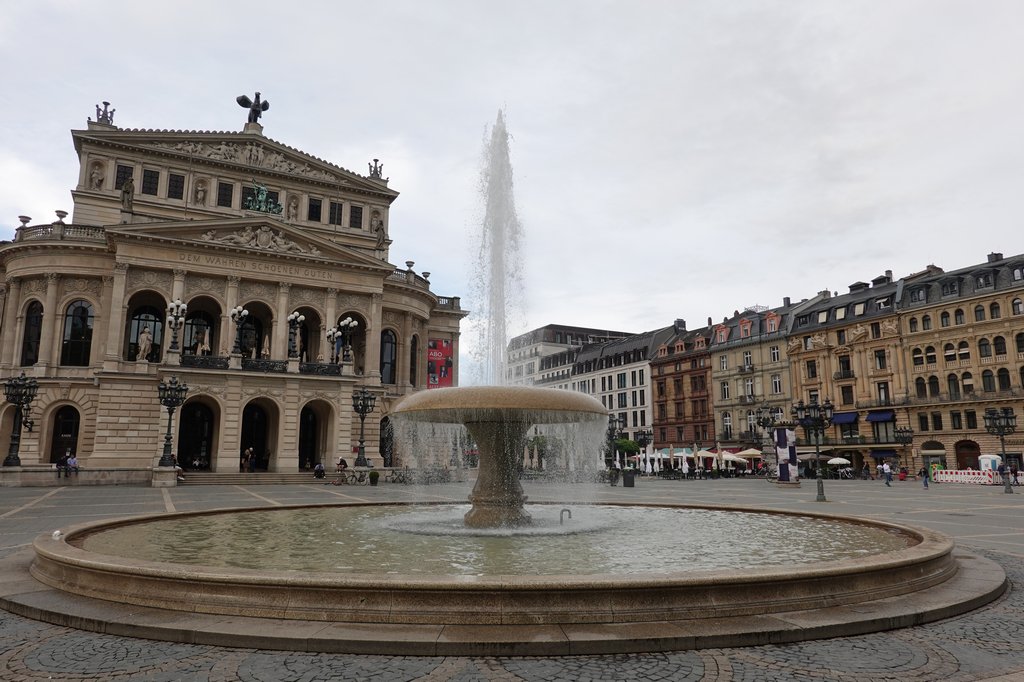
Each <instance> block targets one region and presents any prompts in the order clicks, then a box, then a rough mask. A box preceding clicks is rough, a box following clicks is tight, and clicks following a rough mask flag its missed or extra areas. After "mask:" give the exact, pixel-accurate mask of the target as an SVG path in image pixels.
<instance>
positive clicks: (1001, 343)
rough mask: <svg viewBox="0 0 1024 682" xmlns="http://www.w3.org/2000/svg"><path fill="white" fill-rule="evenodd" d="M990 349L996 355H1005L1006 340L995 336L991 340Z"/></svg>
mask: <svg viewBox="0 0 1024 682" xmlns="http://www.w3.org/2000/svg"><path fill="white" fill-rule="evenodd" d="M992 347H993V348H994V349H995V351H996V355H1006V339H1004V338H1003V337H1001V336H997V337H996V338H994V339H992Z"/></svg>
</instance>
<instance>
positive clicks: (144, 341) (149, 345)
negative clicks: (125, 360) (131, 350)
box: [135, 325, 153, 361]
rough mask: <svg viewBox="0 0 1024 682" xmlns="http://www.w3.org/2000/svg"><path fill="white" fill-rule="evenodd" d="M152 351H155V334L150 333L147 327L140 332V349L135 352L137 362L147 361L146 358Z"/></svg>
mask: <svg viewBox="0 0 1024 682" xmlns="http://www.w3.org/2000/svg"><path fill="white" fill-rule="evenodd" d="M151 350H153V333H152V332H150V331H149V326H148V325H147V326H145V327H143V328H142V331H141V332H139V343H138V349H137V350H136V352H135V360H136V361H139V360H146V356H147V355H149V353H150V351H151Z"/></svg>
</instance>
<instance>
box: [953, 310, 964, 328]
mask: <svg viewBox="0 0 1024 682" xmlns="http://www.w3.org/2000/svg"><path fill="white" fill-rule="evenodd" d="M963 323H964V311H963V310H961V309H960V308H957V309H956V312H955V313H953V324H963Z"/></svg>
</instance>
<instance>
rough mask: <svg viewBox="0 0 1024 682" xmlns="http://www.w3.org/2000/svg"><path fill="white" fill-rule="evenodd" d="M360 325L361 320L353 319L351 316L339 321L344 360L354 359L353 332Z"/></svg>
mask: <svg viewBox="0 0 1024 682" xmlns="http://www.w3.org/2000/svg"><path fill="white" fill-rule="evenodd" d="M358 326H359V320H353V319H352V318H351V317H346V318H345V319H344V320H342V321H341V322H339V323H338V333H339V334H340V335H341V361H342V362H349V361H351V360H352V334H353V332H355V330H356V327H358Z"/></svg>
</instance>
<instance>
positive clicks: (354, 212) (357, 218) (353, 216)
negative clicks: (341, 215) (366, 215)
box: [348, 206, 363, 229]
mask: <svg viewBox="0 0 1024 682" xmlns="http://www.w3.org/2000/svg"><path fill="white" fill-rule="evenodd" d="M348 226H349V227H355V228H357V229H362V228H363V207H362V206H350V207H349V209H348Z"/></svg>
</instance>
